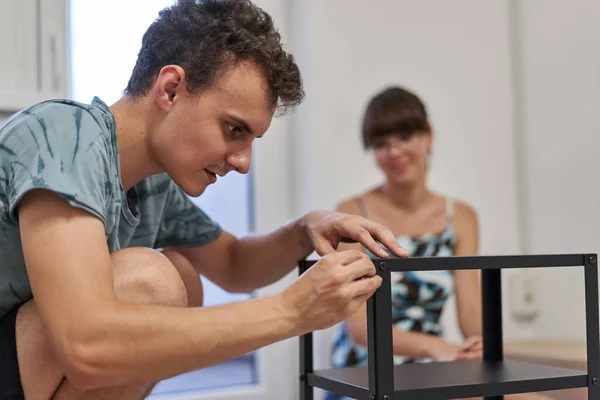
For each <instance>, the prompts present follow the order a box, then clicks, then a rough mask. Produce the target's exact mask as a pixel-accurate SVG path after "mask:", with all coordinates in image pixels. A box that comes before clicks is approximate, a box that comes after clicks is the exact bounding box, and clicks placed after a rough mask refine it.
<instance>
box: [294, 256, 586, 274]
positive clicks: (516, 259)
mask: <svg viewBox="0 0 600 400" xmlns="http://www.w3.org/2000/svg"><path fill="white" fill-rule="evenodd" d="M587 256H588V257H589V256H593V255H591V254H588V255H587ZM585 257H586V255H585V254H547V255H526V256H511V255H504V256H475V257H473V256H469V257H467V256H454V257H418V258H417V257H415V258H389V259H383V258H374V259H373V262H374V263H375V265H377V266H381V264H382V263H383V264H384V265H385V267H386V268H387V269H389V270H390V271H392V272H394V271H436V270H460V269H480V270H489V269H507V268H548V267H581V266H582V265H584V261H585ZM316 262H317V261H315V260H312V261H301V263H303V264H304V265H305V266H306V268H310V267H311V266H312V265H313V264H315V263H316Z"/></svg>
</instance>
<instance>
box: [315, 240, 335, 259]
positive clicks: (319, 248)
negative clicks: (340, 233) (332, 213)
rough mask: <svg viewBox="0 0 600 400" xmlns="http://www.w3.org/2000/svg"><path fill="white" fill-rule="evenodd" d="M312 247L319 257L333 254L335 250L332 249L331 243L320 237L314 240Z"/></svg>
mask: <svg viewBox="0 0 600 400" xmlns="http://www.w3.org/2000/svg"><path fill="white" fill-rule="evenodd" d="M313 246H314V247H315V251H316V252H317V254H319V255H320V256H324V255H327V254H330V253H335V249H334V248H333V246H332V245H331V243H329V241H328V240H327V239H325V238H324V237H322V236H321V237H318V238H316V239H315V240H314V242H313Z"/></svg>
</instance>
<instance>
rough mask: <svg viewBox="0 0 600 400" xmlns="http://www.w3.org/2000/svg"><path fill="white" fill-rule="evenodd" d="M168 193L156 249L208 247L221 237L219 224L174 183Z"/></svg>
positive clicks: (170, 185)
mask: <svg viewBox="0 0 600 400" xmlns="http://www.w3.org/2000/svg"><path fill="white" fill-rule="evenodd" d="M168 190H169V194H168V196H167V202H166V205H165V210H164V212H163V218H162V221H161V223H160V229H159V232H158V235H157V238H156V244H155V247H156V248H164V247H173V246H181V247H194V246H204V245H207V244H209V243H211V242H213V241H214V240H216V239H217V238H218V237H219V236H220V235H221V227H220V226H219V224H217V223H216V222H215V221H213V220H212V219H210V217H209V216H208V215H206V213H204V211H202V210H201V209H200V208H199V207H198V206H196V205H195V204H194V203H193V202H192V200H191V199H190V198H189V197H188V196H187V195H186V194H185V192H184V191H183V190H181V188H179V186H177V185H176V184H175V182H173V181H171V182H170V184H169V189H168Z"/></svg>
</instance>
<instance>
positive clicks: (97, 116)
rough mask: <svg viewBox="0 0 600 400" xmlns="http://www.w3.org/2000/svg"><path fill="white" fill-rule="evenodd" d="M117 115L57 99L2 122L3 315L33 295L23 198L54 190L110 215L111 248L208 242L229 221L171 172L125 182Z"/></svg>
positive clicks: (104, 218)
mask: <svg viewBox="0 0 600 400" xmlns="http://www.w3.org/2000/svg"><path fill="white" fill-rule="evenodd" d="M115 132H116V131H115V120H114V116H113V115H112V113H111V111H110V109H109V108H108V107H107V106H106V104H104V103H103V102H102V101H101V100H100V99H98V98H94V100H93V102H92V103H91V104H81V103H77V102H74V101H69V100H51V101H46V102H42V103H39V104H36V105H34V106H32V107H30V108H28V109H25V110H23V111H21V112H19V113H17V114H16V115H14V116H12V117H11V118H10V119H8V120H7V121H5V122H3V123H2V124H1V125H0V318H2V317H3V316H4V315H5V314H6V313H8V312H9V311H10V310H12V309H13V308H14V307H16V306H19V305H20V304H23V303H24V302H26V301H28V300H30V299H31V298H32V293H31V286H30V284H29V279H28V277H27V270H26V268H25V261H24V258H23V249H22V246H21V239H20V234H19V221H18V218H17V204H18V202H19V201H20V200H21V199H22V198H23V195H24V194H25V193H27V192H28V191H30V190H33V189H47V190H51V191H53V192H55V193H57V194H59V195H60V196H62V197H63V198H64V199H66V200H67V201H68V202H69V204H71V205H72V206H74V207H79V208H81V209H84V210H86V211H88V212H90V213H91V214H93V215H95V216H96V217H98V218H100V219H101V220H102V221H103V222H104V229H105V234H106V241H107V243H108V247H109V250H110V251H111V252H114V251H116V250H119V249H123V248H128V247H136V246H143V247H151V248H163V247H169V246H203V245H206V244H208V243H210V242H212V241H214V240H215V239H217V238H218V237H219V235H220V234H221V228H220V227H219V225H217V224H216V223H215V222H213V221H212V220H211V219H210V218H209V217H208V216H207V215H206V214H205V213H204V212H202V210H200V209H199V208H198V207H196V206H195V205H194V203H192V202H191V200H190V199H189V198H188V197H187V195H186V194H185V193H184V192H183V191H182V190H181V189H180V188H179V187H178V186H177V185H176V184H175V183H174V182H173V181H172V180H171V179H170V178H169V176H168V175H167V174H160V175H154V176H151V177H149V178H146V179H144V180H143V181H141V182H140V183H138V184H137V185H136V186H134V188H132V189H131V190H130V191H129V192H128V193H125V191H124V190H123V187H122V185H121V175H120V167H119V154H118V149H117V138H116V133H115Z"/></svg>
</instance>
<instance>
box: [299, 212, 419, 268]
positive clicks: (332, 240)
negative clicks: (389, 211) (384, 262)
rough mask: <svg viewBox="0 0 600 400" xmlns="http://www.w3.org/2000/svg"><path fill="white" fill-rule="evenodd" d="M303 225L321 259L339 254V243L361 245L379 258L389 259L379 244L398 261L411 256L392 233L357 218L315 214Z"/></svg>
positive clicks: (311, 213)
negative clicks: (332, 254)
mask: <svg viewBox="0 0 600 400" xmlns="http://www.w3.org/2000/svg"><path fill="white" fill-rule="evenodd" d="M302 225H303V226H304V227H305V228H306V233H307V234H308V237H309V238H310V240H311V242H312V244H313V246H314V248H315V250H316V251H317V253H318V254H319V255H321V256H323V255H326V254H329V253H332V252H334V251H336V249H337V247H338V245H339V244H340V242H344V241H353V242H359V243H360V244H362V245H363V246H364V247H365V248H367V249H369V250H370V251H371V252H372V253H373V254H375V255H377V256H379V257H388V253H387V252H386V251H385V250H384V249H383V248H382V247H381V246H380V245H379V244H378V243H377V241H379V242H380V243H381V244H383V245H384V246H385V247H387V248H388V249H389V250H390V251H391V252H392V253H393V254H394V255H396V256H397V257H406V256H407V255H408V254H407V252H406V251H405V250H404V249H403V248H402V247H401V246H400V245H399V244H398V242H397V241H396V237H395V236H394V234H393V233H392V231H391V230H389V229H388V228H386V227H385V226H383V225H381V224H378V223H376V222H372V221H369V220H367V219H365V218H363V217H360V216H358V215H350V214H344V213H339V212H327V211H312V212H309V213H307V214H305V215H304V217H303V218H302Z"/></svg>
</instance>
